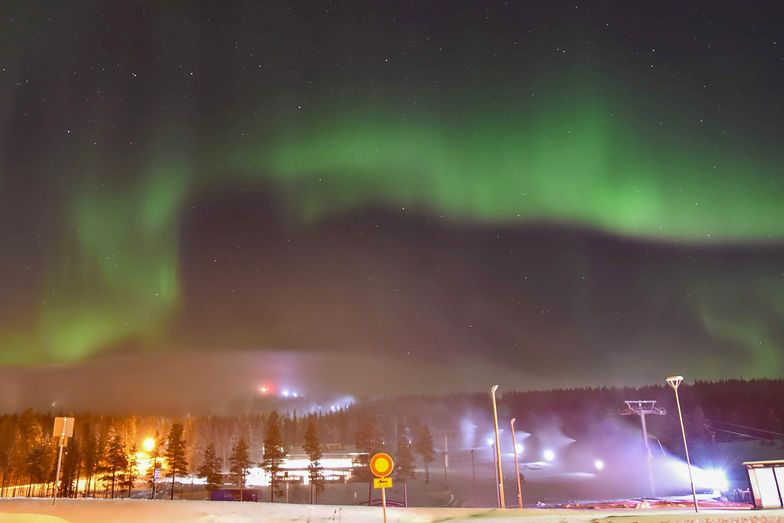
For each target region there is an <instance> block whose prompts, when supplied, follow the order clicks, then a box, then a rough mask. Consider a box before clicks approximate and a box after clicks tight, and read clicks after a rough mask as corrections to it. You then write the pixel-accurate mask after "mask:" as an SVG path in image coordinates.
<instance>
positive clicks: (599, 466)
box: [593, 459, 604, 470]
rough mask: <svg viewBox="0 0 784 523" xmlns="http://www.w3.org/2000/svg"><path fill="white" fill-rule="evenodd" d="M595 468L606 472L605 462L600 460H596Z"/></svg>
mask: <svg viewBox="0 0 784 523" xmlns="http://www.w3.org/2000/svg"><path fill="white" fill-rule="evenodd" d="M593 467H594V468H595V469H596V470H604V461H602V460H600V459H597V460H594V462H593Z"/></svg>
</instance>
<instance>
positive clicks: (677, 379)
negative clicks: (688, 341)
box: [667, 376, 700, 512]
mask: <svg viewBox="0 0 784 523" xmlns="http://www.w3.org/2000/svg"><path fill="white" fill-rule="evenodd" d="M682 381H683V376H670V377H669V378H667V384H668V385H669V386H670V387H672V390H674V391H675V404H676V405H677V406H678V420H679V421H680V422H681V435H682V436H683V450H684V451H685V452H686V465H688V467H689V482H690V483H691V495H692V498H694V512H699V511H700V508H699V505H697V491H696V490H694V476H692V473H691V460H690V459H689V446H688V445H687V444H686V429H685V427H684V426H683V413H682V412H681V400H680V398H679V397H678V387H679V386H680V384H681V382H682Z"/></svg>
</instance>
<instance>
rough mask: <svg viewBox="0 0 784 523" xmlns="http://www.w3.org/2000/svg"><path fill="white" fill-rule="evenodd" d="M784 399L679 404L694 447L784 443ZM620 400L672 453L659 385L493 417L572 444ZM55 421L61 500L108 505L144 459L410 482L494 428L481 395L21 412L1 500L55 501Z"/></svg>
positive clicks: (720, 395)
mask: <svg viewBox="0 0 784 523" xmlns="http://www.w3.org/2000/svg"><path fill="white" fill-rule="evenodd" d="M782 397H784V380H780V379H775V380H770V379H764V380H726V381H717V382H696V383H693V384H684V385H683V386H682V387H681V388H680V398H681V403H682V408H683V418H684V423H685V427H686V431H687V433H688V437H689V440H690V444H691V443H693V444H695V445H700V444H703V445H708V444H710V443H715V442H717V441H719V442H721V441H732V440H761V441H763V442H767V443H769V444H771V445H780V444H781V441H782V439H783V438H784V402H782V400H781V398H782ZM625 400H656V401H657V405H658V406H660V407H663V408H664V409H666V410H667V411H668V415H662V416H650V419H649V422H648V429H649V430H650V432H651V433H653V434H656V436H657V438H658V439H659V440H660V441H661V443H662V444H663V445H664V446H665V447H666V448H669V449H672V448H675V449H677V448H678V445H679V442H680V440H679V438H680V427H679V424H678V418H677V415H676V414H675V413H676V406H675V399H674V394H673V391H672V390H671V389H670V388H668V387H667V386H666V385H654V386H644V387H639V388H633V387H626V388H612V387H610V388H581V389H559V390H547V391H524V392H507V393H505V394H503V395H502V396H500V397H499V400H498V408H499V419H500V420H502V422H503V423H508V420H509V419H510V418H512V417H515V418H516V419H517V423H518V425H517V426H518V427H520V429H521V430H523V431H529V432H535V431H536V427H539V426H542V425H545V424H546V425H548V426H557V427H558V429H559V430H560V431H561V432H562V433H563V434H564V435H567V436H569V437H574V438H579V437H580V436H581V435H583V434H589V433H591V434H596V433H601V432H602V431H604V432H610V431H611V430H614V429H611V428H608V427H615V428H617V427H623V426H629V427H637V426H638V425H637V424H638V421H637V419H636V416H621V415H620V414H621V411H622V409H623V407H624V401H625ZM55 416H70V417H75V419H76V423H75V430H74V436H73V438H70V439H69V441H68V442H67V446H66V447H65V454H64V457H63V462H62V474H61V482H60V487H59V495H62V496H101V497H115V496H121V495H130V493H131V491H132V489H138V488H140V487H142V488H146V485H149V483H150V482H151V481H152V476H153V474H154V473H153V469H154V467H147V468H146V470H143V469H144V467H141V466H140V463H139V458H140V456H141V457H146V458H149V459H154V460H155V465H156V466H160V468H161V469H162V477H169V478H172V476H178V475H179V476H183V475H187V474H194V475H196V476H199V477H207V479H208V483H209V485H210V486H211V488H217V486H218V485H217V483H216V482H217V480H214V479H213V480H210V477H209V474H212V475H213V476H214V475H215V474H224V475H228V476H227V477H228V478H229V479H231V478H236V481H235V483H236V485H237V486H240V487H241V486H242V485H243V482H244V478H245V475H246V474H247V470H248V469H249V468H250V467H253V466H262V467H263V468H265V469H266V470H268V471H269V472H271V473H272V475H273V477H277V476H276V474H277V472H278V470H279V465H280V463H281V461H282V460H283V459H285V456H286V455H287V454H288V453H290V452H292V451H293V450H294V449H295V448H300V449H304V450H305V452H306V453H307V454H308V455H309V456H311V460H312V465H311V467H312V470H311V473H312V479H313V481H314V483H315V484H318V481H319V479H320V476H319V465H318V460H319V459H320V456H321V454H322V451H323V450H324V449H326V448H328V447H329V448H333V449H334V448H341V449H346V450H347V451H348V450H350V451H352V452H354V453H355V454H356V455H358V456H359V457H358V458H357V461H356V465H357V467H358V469H357V477H358V478H362V477H363V474H362V472H363V471H364V470H365V469H366V467H365V465H366V463H367V458H366V456H367V455H369V454H372V453H373V452H375V451H380V450H385V451H388V452H390V453H392V454H393V455H397V456H400V457H399V458H397V459H398V460H402V462H401V465H402V466H401V469H400V470H399V471H398V473H399V474H403V475H405V474H411V473H412V471H413V468H414V467H415V466H417V463H416V459H421V463H422V465H423V466H424V467H425V468H427V466H428V464H429V463H430V462H432V461H433V459H434V456H435V455H436V452H438V451H440V450H441V447H440V446H441V437H440V436H439V435H440V434H442V433H443V434H444V436H443V440H444V441H445V442H446V439H447V437H449V438H452V440H453V443H451V444H450V445H453V446H455V445H458V444H462V445H465V444H466V443H465V440H466V437H465V433H466V428H465V427H466V426H469V427H473V428H477V427H478V428H480V432H481V431H487V430H492V411H491V405H490V396H489V394H487V393H473V394H465V393H460V394H450V395H442V396H403V397H398V398H367V399H362V400H358V401H357V402H355V403H354V404H351V405H349V406H347V407H346V408H341V409H337V411H335V412H332V411H330V412H326V413H321V412H308V413H301V412H297V410H296V409H293V410H290V411H283V410H282V411H280V412H278V411H270V412H261V411H260V412H256V413H252V414H246V415H231V416H228V415H227V416H218V415H215V416H202V417H193V416H183V417H181V418H179V419H174V418H169V417H155V416H137V415H133V414H128V415H104V414H101V413H89V412H60V411H54V410H53V411H50V412H36V411H32V410H30V409H28V410H24V411H22V412H13V413H5V414H3V415H2V416H0V495H2V496H12V495H14V496H40V495H51V488H52V485H53V484H54V483H53V482H54V477H55V471H56V461H57V450H58V448H57V447H58V439H57V438H54V437H52V424H53V419H54V417H55ZM434 436H435V437H434ZM472 437H473V436H472ZM474 444H476V442H475V441H472V442H469V443H468V445H474ZM300 452H302V451H301V450H300ZM415 458H416V459H415ZM407 469H408V470H407ZM172 479H173V478H172ZM161 482H162V484H163V480H161ZM173 484H174V482H173V481H172V485H173ZM167 488H168V487H167ZM171 496H172V497H173V496H174V489H173V487H172V492H171Z"/></svg>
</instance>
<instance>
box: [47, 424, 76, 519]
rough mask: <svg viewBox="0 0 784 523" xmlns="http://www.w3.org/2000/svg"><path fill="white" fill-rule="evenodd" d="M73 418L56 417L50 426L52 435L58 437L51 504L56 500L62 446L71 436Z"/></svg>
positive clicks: (61, 460)
mask: <svg viewBox="0 0 784 523" xmlns="http://www.w3.org/2000/svg"><path fill="white" fill-rule="evenodd" d="M74 421H75V418H66V417H56V418H55V419H54V427H53V428H52V437H55V438H59V442H58V446H59V447H60V450H59V452H58V453H57V474H56V475H55V477H54V488H53V489H52V490H53V491H54V492H52V505H54V504H55V503H56V502H57V486H58V484H59V483H60V466H61V465H62V463H63V447H65V446H66V445H67V444H68V438H72V437H73V429H74Z"/></svg>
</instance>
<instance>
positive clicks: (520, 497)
mask: <svg viewBox="0 0 784 523" xmlns="http://www.w3.org/2000/svg"><path fill="white" fill-rule="evenodd" d="M516 420H517V418H512V423H511V425H512V450H513V452H514V460H515V477H516V478H517V507H518V508H523V487H522V485H521V484H520V462H519V461H518V459H517V438H516V436H515V428H514V424H515V421H516Z"/></svg>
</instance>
